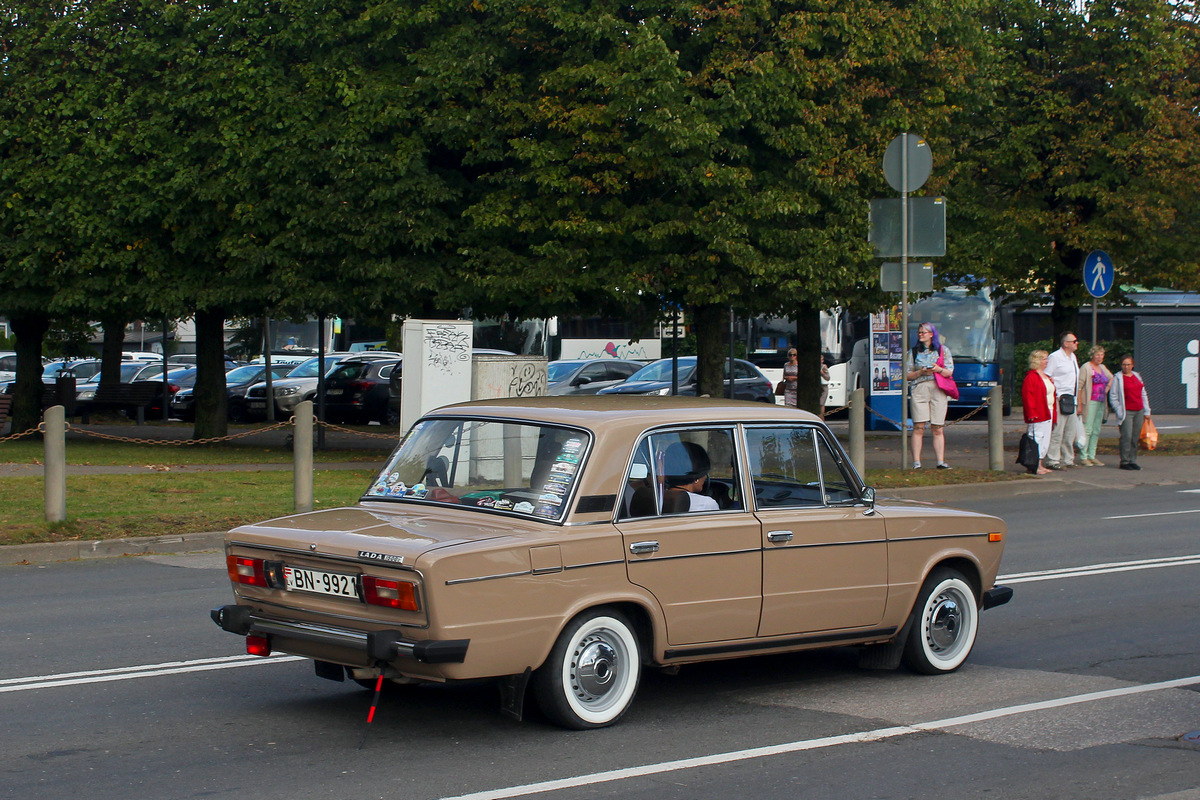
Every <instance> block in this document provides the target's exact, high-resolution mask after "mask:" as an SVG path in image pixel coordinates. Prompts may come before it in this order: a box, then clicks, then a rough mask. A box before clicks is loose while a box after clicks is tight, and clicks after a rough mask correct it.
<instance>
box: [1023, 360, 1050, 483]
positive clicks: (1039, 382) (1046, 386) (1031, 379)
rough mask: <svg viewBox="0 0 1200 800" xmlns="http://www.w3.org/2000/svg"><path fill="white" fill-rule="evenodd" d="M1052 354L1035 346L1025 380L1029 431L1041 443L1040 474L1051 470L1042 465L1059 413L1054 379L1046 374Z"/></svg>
mask: <svg viewBox="0 0 1200 800" xmlns="http://www.w3.org/2000/svg"><path fill="white" fill-rule="evenodd" d="M1049 357H1050V354H1049V353H1047V352H1046V351H1045V350H1034V351H1033V352H1032V353H1030V354H1029V372H1026V373H1025V382H1024V383H1022V384H1021V406H1022V407H1023V409H1024V413H1025V422H1026V423H1027V424H1028V425H1029V435H1030V436H1031V437H1033V440H1034V441H1035V442H1037V447H1038V465H1037V474H1038V475H1045V474H1046V473H1048V472H1050V470H1048V469H1046V468H1045V467H1043V466H1042V459H1043V458H1045V457H1046V448H1047V447H1048V446H1049V445H1050V430H1051V428H1053V427H1054V418H1055V416H1057V414H1058V407H1057V403H1055V399H1056V398H1055V393H1054V381H1052V380H1051V379H1050V377H1049V376H1048V375H1046V359H1047V358H1049Z"/></svg>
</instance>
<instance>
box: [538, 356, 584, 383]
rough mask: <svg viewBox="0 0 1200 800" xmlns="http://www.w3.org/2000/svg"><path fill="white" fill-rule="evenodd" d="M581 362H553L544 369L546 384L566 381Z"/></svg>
mask: <svg viewBox="0 0 1200 800" xmlns="http://www.w3.org/2000/svg"><path fill="white" fill-rule="evenodd" d="M582 363H583V362H582V361H555V362H552V363H551V364H550V365H549V366H548V367H546V381H547V383H558V382H559V381H562V380H566V379H567V377H569V376H570V374H571V373H572V372H574V371H575V370H577V369H579V365H580V364H582Z"/></svg>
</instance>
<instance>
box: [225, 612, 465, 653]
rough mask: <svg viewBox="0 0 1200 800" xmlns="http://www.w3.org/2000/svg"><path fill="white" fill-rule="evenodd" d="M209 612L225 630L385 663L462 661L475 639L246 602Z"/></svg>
mask: <svg viewBox="0 0 1200 800" xmlns="http://www.w3.org/2000/svg"><path fill="white" fill-rule="evenodd" d="M209 616H211V617H212V621H213V622H215V623H216V624H217V627H219V628H220V629H221V630H224V631H229V632H230V633H236V634H238V635H239V636H246V635H249V634H255V633H257V634H260V635H264V636H282V637H285V638H288V639H298V640H300V641H304V642H314V643H316V644H324V645H333V646H335V647H343V648H346V649H347V650H353V651H355V652H358V653H365V654H366V655H367V656H368V657H369V658H370V659H371V660H373V661H382V662H384V663H388V662H392V661H395V660H396V659H398V658H411V659H413V660H415V661H420V662H421V663H423V664H461V663H462V662H463V661H464V660H465V659H466V657H467V647H468V646H469V645H470V643H471V640H470V639H447V640H444V641H439V640H421V641H417V640H413V639H406V638H404V636H403V635H402V634H401V633H400V631H396V630H382V631H370V632H368V633H364V632H362V631H354V630H350V629H348V628H338V627H335V626H333V625H319V624H317V623H315V622H288V621H285V620H279V619H271V618H270V617H264V616H260V615H258V614H254V613H253V612H251V610H250V609H249V608H247V607H246V606H220V607H218V608H214V609H213V610H212V611H211V612H209Z"/></svg>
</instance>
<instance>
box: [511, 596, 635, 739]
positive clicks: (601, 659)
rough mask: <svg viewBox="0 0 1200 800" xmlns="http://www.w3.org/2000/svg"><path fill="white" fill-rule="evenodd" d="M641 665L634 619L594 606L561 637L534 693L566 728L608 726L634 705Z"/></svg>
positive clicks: (535, 678) (536, 678)
mask: <svg viewBox="0 0 1200 800" xmlns="http://www.w3.org/2000/svg"><path fill="white" fill-rule="evenodd" d="M641 671H642V657H641V647H640V645H639V644H638V640H637V636H636V635H635V634H634V632H633V628H632V626H631V625H630V624H629V621H628V620H627V619H625V617H624V615H622V614H621V613H620V612H617V611H613V610H611V609H603V608H601V609H593V610H592V611H588V612H585V613H583V614H580V615H579V616H578V617H576V618H575V619H573V620H571V622H570V624H568V625H567V627H566V629H565V630H563V632H562V634H561V635H560V636H559V637H558V641H557V642H555V644H554V649H553V650H551V651H550V656H549V658H547V659H546V663H545V664H543V665H542V666H541V668H540V669H538V671H537V672H536V673H534V676H533V691H534V697H535V698H537V702H538V706H539V707H540V708H541V709H542V711H543V713H545V714H546V716H547V717H549V718H550V719H551V720H552V721H553V722H555V723H557V724H559V725H561V726H563V727H564V728H572V729H574V730H585V729H588V728H603V727H606V726H608V725H612V724H613V723H614V722H616V721H617V720H619V719H620V718H621V717H622V716H623V715H624V714H625V712H626V711H627V710H628V709H629V706H630V704H631V703H632V702H633V696H634V694H636V693H637V687H638V681H639V680H640V678H641Z"/></svg>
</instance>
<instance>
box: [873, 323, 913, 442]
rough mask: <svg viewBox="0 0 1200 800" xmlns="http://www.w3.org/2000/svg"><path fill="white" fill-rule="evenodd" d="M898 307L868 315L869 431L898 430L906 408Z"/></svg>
mask: <svg viewBox="0 0 1200 800" xmlns="http://www.w3.org/2000/svg"><path fill="white" fill-rule="evenodd" d="M900 324H901V323H900V306H892V307H891V308H887V309H884V310H883V311H880V312H878V313H876V314H872V315H871V362H870V363H871V369H870V371H869V373H868V374H869V376H870V387H871V388H870V396H871V401H870V405H871V409H872V410H873V411H874V412H875V413H873V414H868V415H867V427H868V428H869V429H870V430H873V431H877V430H899V429H900V427H899V426H900V425H903V424H904V421H905V419H907V414H908V409H907V408H905V404H904V402H903V398H902V397H901V386H902V385H903V380H904V375H903V369H904V334H903V333H901V331H900Z"/></svg>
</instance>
